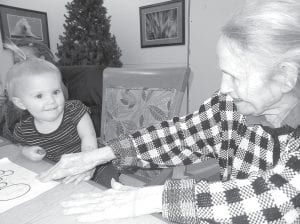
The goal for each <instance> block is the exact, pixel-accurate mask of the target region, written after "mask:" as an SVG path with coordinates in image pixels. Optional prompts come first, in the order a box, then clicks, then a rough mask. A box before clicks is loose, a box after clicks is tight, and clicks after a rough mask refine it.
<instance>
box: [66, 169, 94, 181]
mask: <svg viewBox="0 0 300 224" xmlns="http://www.w3.org/2000/svg"><path fill="white" fill-rule="evenodd" d="M95 170H96V168H94V169H91V170H88V171H85V172H84V173H79V174H75V175H74V176H68V177H66V178H64V179H63V183H65V184H68V183H74V184H78V183H80V182H81V181H87V180H90V179H91V178H92V177H93V174H94V172H95Z"/></svg>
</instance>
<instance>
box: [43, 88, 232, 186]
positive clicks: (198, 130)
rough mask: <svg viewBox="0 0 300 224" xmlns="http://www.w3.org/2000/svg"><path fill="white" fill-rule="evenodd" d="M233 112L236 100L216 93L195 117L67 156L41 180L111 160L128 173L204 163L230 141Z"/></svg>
mask: <svg viewBox="0 0 300 224" xmlns="http://www.w3.org/2000/svg"><path fill="white" fill-rule="evenodd" d="M233 108H234V106H233V102H232V99H229V98H228V97H227V96H225V95H220V94H219V93H216V94H215V95H214V96H212V97H211V98H209V99H208V100H207V101H205V102H204V104H202V105H201V106H200V109H199V111H196V112H194V113H193V114H190V115H188V116H184V117H181V118H178V117H175V118H174V119H172V120H169V121H164V122H162V123H160V124H157V125H153V126H150V127H148V128H145V129H143V130H141V131H138V132H136V133H134V134H132V135H130V136H121V137H120V138H119V139H116V140H113V141H111V142H109V144H108V145H109V146H107V147H104V148H101V149H97V150H94V151H91V152H90V153H88V152H83V153H79V154H76V153H75V154H70V155H64V156H62V158H61V160H60V161H59V162H58V163H57V164H56V165H55V166H54V167H53V168H52V169H50V170H49V171H47V172H46V173H43V174H41V178H42V180H50V179H59V178H63V177H66V176H69V175H74V174H78V173H80V172H85V171H86V170H87V169H91V168H93V167H92V166H94V165H99V164H103V163H106V162H108V161H109V160H114V164H115V165H116V166H118V167H119V168H120V169H124V168H126V167H132V166H139V167H144V168H158V167H161V168H164V167H169V166H176V165H187V164H191V163H196V162H201V161H202V160H203V159H205V157H215V158H216V157H218V152H219V150H220V148H219V147H220V142H221V141H222V137H227V136H223V134H222V132H223V130H224V127H223V126H224V125H226V128H230V126H231V124H232V119H233V113H235V112H234V111H233ZM85 161H88V162H89V163H87V162H85ZM72 172H73V173H72Z"/></svg>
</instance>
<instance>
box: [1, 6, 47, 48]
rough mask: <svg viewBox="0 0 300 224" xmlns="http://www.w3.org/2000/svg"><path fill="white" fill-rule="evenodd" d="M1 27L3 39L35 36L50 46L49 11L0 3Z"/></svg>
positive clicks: (34, 37)
mask: <svg viewBox="0 0 300 224" xmlns="http://www.w3.org/2000/svg"><path fill="white" fill-rule="evenodd" d="M0 20H1V21H0V28H1V35H2V41H3V42H5V39H6V38H9V39H11V40H12V41H14V40H16V39H22V38H33V39H35V40H37V41H42V42H44V43H45V44H46V45H47V46H48V47H49V48H50V43H49V33H48V21H47V13H46V12H39V11H34V10H29V9H22V8H17V7H12V6H7V5H1V4H0Z"/></svg>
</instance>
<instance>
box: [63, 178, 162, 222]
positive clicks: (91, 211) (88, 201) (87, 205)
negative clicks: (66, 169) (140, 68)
mask: <svg viewBox="0 0 300 224" xmlns="http://www.w3.org/2000/svg"><path fill="white" fill-rule="evenodd" d="M111 185H112V188H111V189H109V190H106V191H104V192H101V193H87V194H77V195H74V196H72V199H71V200H69V201H65V202H62V206H63V208H64V214H65V215H75V216H76V218H77V220H78V221H79V222H96V221H101V220H109V219H120V218H129V217H135V216H140V215H145V214H151V213H155V212H161V203H162V202H161V200H162V199H161V198H162V190H163V187H162V186H154V187H145V188H136V187H129V186H124V185H122V184H120V183H117V182H115V181H114V180H112V183H111Z"/></svg>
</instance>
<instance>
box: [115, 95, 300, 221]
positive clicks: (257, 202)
mask: <svg viewBox="0 0 300 224" xmlns="http://www.w3.org/2000/svg"><path fill="white" fill-rule="evenodd" d="M297 132H299V131H298V129H296V130H295V129H293V128H286V129H285V131H281V133H280V131H279V134H277V136H275V137H274V135H273V134H271V133H270V132H267V129H266V128H264V127H263V126H261V125H251V126H249V125H247V124H246V118H245V117H244V116H243V115H241V114H240V113H238V112H237V110H236V106H235V105H234V103H233V101H232V99H231V98H230V97H229V96H226V95H222V94H219V93H216V94H214V95H213V96H212V97H211V98H210V99H208V100H206V101H205V102H204V104H202V105H201V106H200V109H199V111H196V112H194V113H193V114H191V115H188V116H185V117H180V118H177V117H175V118H174V119H172V120H170V121H165V122H162V123H160V124H158V125H154V126H150V127H148V128H146V129H144V130H141V131H139V132H136V133H134V134H132V135H130V136H127V137H126V136H122V137H121V138H120V139H119V140H114V141H112V142H111V143H110V146H111V147H112V148H113V149H114V151H115V153H116V155H117V157H118V160H117V163H118V165H119V166H120V167H123V168H124V167H127V166H140V167H155V168H156V167H168V166H175V165H183V164H185V165H186V164H191V163H197V162H201V161H203V160H205V159H207V158H208V157H211V158H216V159H217V160H218V162H219V165H220V179H221V181H219V182H214V183H208V182H207V181H199V182H196V181H195V180H193V179H184V180H168V181H167V182H166V183H165V190H164V193H163V216H164V217H165V218H167V219H169V220H171V221H174V222H179V223H189V224H190V223H202V222H205V223H236V224H244V223H253V224H258V223H295V224H296V223H300V149H299V145H300V138H299V134H297ZM277 137H278V138H277ZM278 140H279V141H278ZM275 141H277V142H278V147H277V148H279V150H278V153H277V154H278V155H277V157H278V159H277V160H278V161H276V159H275V158H276V155H275V154H276V153H275V154H274V153H273V152H274V151H275V152H276V150H274V149H275V148H276V147H275ZM274 160H275V161H276V164H274Z"/></svg>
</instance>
